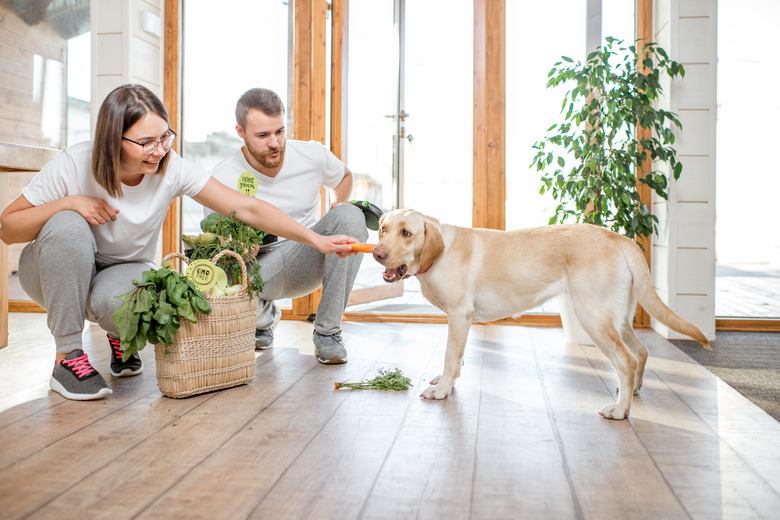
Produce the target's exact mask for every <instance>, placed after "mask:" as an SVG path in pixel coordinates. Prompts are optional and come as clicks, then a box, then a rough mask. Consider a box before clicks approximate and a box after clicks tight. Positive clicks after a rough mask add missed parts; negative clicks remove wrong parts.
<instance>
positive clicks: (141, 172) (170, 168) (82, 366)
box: [0, 85, 356, 400]
mask: <svg viewBox="0 0 780 520" xmlns="http://www.w3.org/2000/svg"><path fill="white" fill-rule="evenodd" d="M175 139H176V133H175V132H174V131H173V130H171V128H170V126H169V120H168V112H167V110H166V109H165V106H164V105H163V104H162V102H161V101H160V99H159V98H158V97H157V96H155V95H154V94H153V93H152V92H151V91H149V90H148V89H147V88H145V87H143V86H140V85H124V86H121V87H118V88H117V89H115V90H114V91H112V92H111V93H110V94H109V95H108V97H107V98H106V99H105V101H104V102H103V104H102V105H101V107H100V111H99V113H98V117H97V125H96V128H95V139H94V142H85V143H81V144H77V145H74V146H72V147H70V148H68V149H67V150H65V151H64V152H63V153H61V154H60V155H59V156H57V157H56V158H55V159H53V160H52V161H51V162H50V163H49V164H47V165H46V166H44V168H43V169H42V170H41V172H40V173H39V174H38V175H37V176H36V177H35V178H34V179H33V180H32V182H30V184H29V185H28V186H27V187H26V188H25V189H24V190H23V191H22V194H21V195H20V196H19V197H18V198H17V199H16V200H15V201H13V202H12V203H11V204H10V205H9V206H8V207H7V208H6V209H5V211H3V213H2V215H1V216H0V240H2V241H3V242H5V243H6V244H13V243H19V242H30V241H31V242H30V243H29V244H28V245H27V246H25V248H24V249H23V251H22V253H21V257H20V260H19V266H20V267H19V280H20V282H21V284H22V288H23V289H24V290H25V292H26V293H27V294H28V295H29V296H30V297H31V298H32V299H33V301H35V302H36V303H37V304H38V305H40V306H41V307H43V308H44V309H45V310H46V312H47V313H48V317H47V323H48V326H49V329H50V330H51V333H52V335H53V336H54V342H55V345H56V347H57V358H56V363H55V366H54V370H53V372H52V377H51V380H50V386H51V388H52V389H53V390H54V391H56V392H59V393H60V394H62V395H63V396H65V397H67V398H69V399H76V400H89V399H100V398H102V397H105V396H107V395H109V394H111V388H110V387H109V386H108V383H107V382H106V381H105V379H104V378H103V377H102V376H101V375H100V374H99V373H98V372H97V371H96V370H95V369H94V367H92V365H91V364H90V363H89V360H88V359H87V355H86V354H85V353H84V351H83V349H82V343H81V335H82V331H83V328H84V320H85V319H87V320H89V321H92V322H95V323H97V324H98V325H99V326H100V327H101V328H103V329H104V330H106V331H107V332H108V338H109V343H110V345H111V348H112V351H113V352H112V354H113V355H112V361H111V373H112V374H113V375H114V376H116V377H123V376H134V375H138V374H140V373H141V371H142V370H143V364H142V362H141V358H140V356H138V354H137V353H136V354H135V355H134V356H133V357H131V358H130V359H129V360H127V361H125V362H123V361H122V354H121V350H120V347H119V341H118V339H116V338H118V337H119V334H118V333H117V331H116V327H115V326H114V321H113V318H112V314H113V313H114V311H115V310H116V309H117V308H118V307H119V305H120V304H121V301H120V300H118V299H117V298H116V296H117V295H120V294H123V293H126V292H127V291H129V290H131V289H132V288H133V284H132V281H133V280H140V279H141V278H142V273H143V271H145V270H147V269H150V268H153V267H155V253H156V246H157V237H158V236H159V233H160V229H161V227H162V223H163V219H164V218H165V214H166V211H167V209H168V207H169V206H170V204H171V202H172V201H173V200H174V199H175V198H176V197H179V196H181V195H188V196H190V197H192V198H193V199H194V200H195V201H197V202H198V203H200V204H202V205H203V206H206V207H208V208H211V209H213V210H214V211H216V212H218V213H221V214H223V215H230V213H231V212H233V211H235V212H236V216H237V218H238V219H240V220H241V221H243V222H245V223H246V224H249V225H251V226H253V227H255V228H258V229H262V230H263V231H266V232H268V233H272V234H274V235H278V236H282V237H285V238H289V239H291V240H295V241H297V242H301V243H304V244H307V245H310V246H313V247H315V248H317V249H318V250H319V251H321V252H323V253H326V254H327V253H336V254H337V255H338V256H340V257H344V256H347V255H350V254H354V253H352V252H351V249H350V246H349V243H351V242H356V240H355V239H354V238H351V237H347V236H344V235H337V236H322V235H319V234H317V233H314V232H313V231H311V230H309V229H307V228H305V227H303V226H301V225H300V224H298V223H297V222H295V221H294V220H292V219H291V218H289V217H288V216H287V215H285V214H284V213H283V212H282V211H280V210H279V209H277V208H276V207H274V206H272V205H270V204H268V203H265V202H263V201H261V200H259V199H256V198H254V197H247V196H245V195H242V194H240V193H239V192H237V191H235V190H233V189H231V188H228V187H227V186H225V185H223V184H221V183H220V182H219V181H217V180H215V179H213V178H211V177H210V176H209V174H208V173H207V172H206V171H204V170H202V169H201V168H199V167H197V166H196V165H194V164H192V163H190V162H188V161H185V160H183V159H182V158H181V157H180V156H179V155H178V154H176V153H175V152H172V151H170V150H171V146H172V145H173V142H174V140H175Z"/></svg>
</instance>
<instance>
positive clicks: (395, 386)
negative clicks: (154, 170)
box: [333, 368, 414, 390]
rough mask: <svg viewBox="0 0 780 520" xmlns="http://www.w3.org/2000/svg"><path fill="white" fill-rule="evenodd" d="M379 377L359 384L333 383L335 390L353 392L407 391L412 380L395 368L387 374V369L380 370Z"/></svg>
mask: <svg viewBox="0 0 780 520" xmlns="http://www.w3.org/2000/svg"><path fill="white" fill-rule="evenodd" d="M378 372H379V375H378V376H376V377H375V378H374V379H371V380H370V381H361V382H359V383H333V385H334V386H335V387H336V390H338V389H339V388H353V389H355V390H369V389H370V390H409V387H410V386H414V385H413V384H412V380H411V379H409V378H408V377H406V376H404V375H403V374H402V373H401V371H400V370H398V369H397V368H396V369H395V370H394V371H392V372H389V371H388V370H387V369H384V368H380V369H379V370H378Z"/></svg>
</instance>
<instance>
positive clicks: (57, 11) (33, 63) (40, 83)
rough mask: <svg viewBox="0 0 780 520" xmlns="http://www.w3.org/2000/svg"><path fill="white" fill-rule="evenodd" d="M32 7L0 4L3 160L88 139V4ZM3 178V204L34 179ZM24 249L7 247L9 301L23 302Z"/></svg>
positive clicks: (2, 162)
mask: <svg viewBox="0 0 780 520" xmlns="http://www.w3.org/2000/svg"><path fill="white" fill-rule="evenodd" d="M40 4H41V3H40V2H0V35H2V40H0V41H2V44H0V56H2V59H0V77H2V79H3V80H2V82H0V142H3V143H10V144H12V145H15V146H10V147H6V148H5V150H8V153H10V154H13V153H14V150H16V149H17V148H16V147H17V146H18V147H28V146H29V147H36V148H53V149H62V148H65V147H66V146H70V145H72V144H75V143H77V142H80V141H86V140H88V139H89V138H90V111H89V98H90V61H91V50H90V49H91V45H90V39H91V35H90V32H89V10H90V2H89V0H73V1H71V2H51V3H47V4H48V6H47V7H45V8H42V7H41V5H40ZM7 161H8V162H6V159H5V158H4V157H2V156H0V168H3V167H4V166H5V167H7V165H8V163H9V162H12V161H13V158H12V157H9V158H8V159H7ZM37 166H38V167H42V166H43V164H40V165H37ZM30 167H34V166H33V165H30ZM5 176H6V177H7V179H8V192H7V202H8V203H10V202H12V201H14V200H15V199H16V198H17V197H18V196H19V195H20V194H21V192H22V189H24V187H25V186H26V185H27V184H28V183H29V182H30V181H31V180H32V178H33V177H34V176H35V172H30V173H21V172H12V173H8V174H6V175H5ZM0 209H2V208H0ZM24 245H25V244H13V245H11V246H9V247H8V267H9V276H10V278H9V280H8V297H9V300H11V301H14V300H29V298H28V297H27V295H26V294H25V293H24V291H22V289H21V287H20V286H19V282H18V277H17V270H18V266H19V254H20V253H21V250H22V248H23V247H24Z"/></svg>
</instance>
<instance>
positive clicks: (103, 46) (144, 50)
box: [90, 0, 165, 133]
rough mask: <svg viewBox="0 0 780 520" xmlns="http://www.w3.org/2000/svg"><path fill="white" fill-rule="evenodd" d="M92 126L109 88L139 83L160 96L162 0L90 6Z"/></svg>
mask: <svg viewBox="0 0 780 520" xmlns="http://www.w3.org/2000/svg"><path fill="white" fill-rule="evenodd" d="M90 9H91V11H90V28H91V32H92V104H91V116H92V129H93V133H94V128H95V120H96V118H97V112H98V109H99V108H100V104H101V102H102V101H103V99H105V97H106V96H107V95H108V93H109V92H111V91H112V90H113V89H115V88H116V87H118V86H120V85H124V84H126V83H139V84H142V85H144V86H145V87H147V88H149V89H150V90H151V91H152V92H154V93H155V94H157V95H158V96H160V98H162V96H163V92H162V89H163V63H164V58H163V36H164V27H165V26H164V23H163V12H164V11H163V0H100V1H99V2H98V1H94V0H93V1H92V2H91V7H90Z"/></svg>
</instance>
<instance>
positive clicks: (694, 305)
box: [652, 0, 717, 339]
mask: <svg viewBox="0 0 780 520" xmlns="http://www.w3.org/2000/svg"><path fill="white" fill-rule="evenodd" d="M653 34H654V39H655V41H656V42H658V43H659V44H660V45H661V46H662V47H663V48H664V49H666V50H667V51H668V52H669V54H670V56H671V58H672V59H674V60H676V61H678V62H680V63H681V64H682V65H683V66H684V68H685V77H684V78H683V79H682V80H680V79H678V80H675V81H674V82H671V81H669V80H667V82H666V85H665V86H664V89H665V91H666V99H665V107H664V108H666V109H668V110H671V111H673V112H675V113H677V114H678V115H679V117H680V121H681V123H682V127H683V129H682V131H678V132H677V141H676V143H675V148H676V149H677V152H678V158H679V159H680V160H681V161H682V163H683V173H682V175H681V177H680V180H679V181H677V182H672V184H671V189H670V194H669V200H668V201H665V200H663V199H661V198H659V197H655V198H654V202H653V213H654V214H655V215H657V216H658V218H659V220H660V224H661V225H660V236H659V237H657V238H655V239H654V240H653V244H652V248H653V249H652V271H653V280H654V283H655V286H656V289H657V290H658V292H659V294H660V295H661V297H662V298H663V300H664V301H665V302H666V303H667V304H668V305H669V307H671V308H672V310H674V311H675V312H677V313H678V314H680V315H681V316H683V317H685V318H686V319H688V320H689V321H691V322H692V323H694V324H695V325H696V326H698V327H699V328H700V329H701V330H702V332H704V334H705V335H706V336H707V337H708V338H709V339H714V338H715V148H716V139H715V125H716V116H717V111H716V109H717V98H716V91H715V88H716V79H717V76H716V66H717V5H716V2H714V1H712V0H656V1H655V5H654V6H653ZM652 326H653V328H654V329H655V330H656V331H658V332H659V333H660V334H662V335H664V336H665V337H667V338H681V337H682V336H680V335H678V334H677V333H674V332H671V331H669V330H668V329H667V328H666V327H664V326H663V325H660V324H658V323H657V322H655V321H653V325H652Z"/></svg>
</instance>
